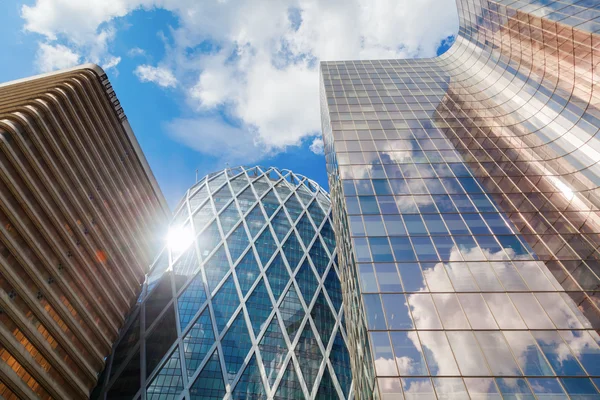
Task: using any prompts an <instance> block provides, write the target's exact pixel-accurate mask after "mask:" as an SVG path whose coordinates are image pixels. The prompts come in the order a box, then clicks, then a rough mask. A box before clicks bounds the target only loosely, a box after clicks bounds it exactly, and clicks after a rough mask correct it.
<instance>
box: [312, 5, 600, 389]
mask: <svg viewBox="0 0 600 400" xmlns="http://www.w3.org/2000/svg"><path fill="white" fill-rule="evenodd" d="M457 3H458V13H459V19H460V30H459V33H458V35H457V37H456V42H455V43H454V45H453V46H452V48H451V49H450V50H449V51H448V52H447V53H445V54H443V55H442V56H440V57H437V58H432V59H419V60H378V61H343V62H324V63H321V107H322V126H323V135H324V142H325V152H326V158H327V168H328V173H329V180H330V190H331V193H332V204H333V215H334V227H335V231H336V239H337V243H338V251H339V254H338V256H339V259H340V261H339V263H338V265H339V272H340V274H341V280H342V288H343V292H344V307H345V310H346V311H347V312H348V315H347V320H348V339H349V340H348V346H349V351H350V356H351V364H352V370H353V377H354V386H355V395H356V397H357V398H360V399H370V398H380V399H403V398H405V399H435V398H439V399H468V398H471V399H501V398H505V399H536V398H537V399H567V398H572V399H599V398H600V394H598V393H599V392H598V389H599V388H600V347H599V342H600V337H599V336H598V333H597V332H598V329H600V313H599V307H600V296H599V289H600V280H599V274H600V264H599V262H598V260H599V259H600V253H599V251H598V247H599V246H600V236H599V234H600V212H599V211H600V210H599V206H600V198H599V197H598V194H599V190H598V188H599V184H600V165H599V162H600V141H599V139H598V130H599V128H600V110H599V109H598V105H599V104H600V95H599V94H598V80H599V76H600V75H599V69H598V68H600V67H599V66H598V65H599V62H600V35H599V34H598V33H599V32H600V8H599V6H598V2H597V1H589V0H583V1H573V0H565V1H539V0H521V1H513V0H505V1H484V0H459V1H458V2H457Z"/></svg>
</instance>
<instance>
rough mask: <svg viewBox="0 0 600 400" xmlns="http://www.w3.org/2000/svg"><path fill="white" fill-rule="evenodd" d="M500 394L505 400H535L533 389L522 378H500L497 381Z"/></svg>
mask: <svg viewBox="0 0 600 400" xmlns="http://www.w3.org/2000/svg"><path fill="white" fill-rule="evenodd" d="M496 383H497V384H498V387H499V388H500V393H502V397H503V398H504V399H505V400H534V399H535V397H534V396H533V393H531V389H529V386H528V385H527V382H526V381H525V379H522V378H500V379H496Z"/></svg>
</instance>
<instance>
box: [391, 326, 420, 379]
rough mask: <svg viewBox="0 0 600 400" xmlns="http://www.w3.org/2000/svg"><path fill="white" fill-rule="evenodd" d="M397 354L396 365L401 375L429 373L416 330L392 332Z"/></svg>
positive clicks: (393, 344) (393, 345)
mask: <svg viewBox="0 0 600 400" xmlns="http://www.w3.org/2000/svg"><path fill="white" fill-rule="evenodd" d="M390 337H391V339H392V347H393V348H394V354H396V366H397V367H398V372H399V373H400V375H401V376H418V375H428V372H427V367H426V366H425V359H423V351H422V350H421V344H420V343H419V337H418V336H417V333H416V332H414V331H413V332H399V331H395V332H390Z"/></svg>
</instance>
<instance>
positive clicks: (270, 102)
mask: <svg viewBox="0 0 600 400" xmlns="http://www.w3.org/2000/svg"><path fill="white" fill-rule="evenodd" d="M457 31H458V17H457V12H456V5H455V1H454V0H324V1H317V0H202V1H198V0H27V1H14V2H13V1H10V0H0V54H2V55H3V60H2V62H0V82H7V81H10V80H13V79H19V78H24V77H27V76H32V75H35V74H39V73H42V72H48V71H53V70H57V69H61V68H67V67H71V66H74V65H78V64H81V63H85V62H93V63H96V64H98V65H100V66H102V67H103V68H104V69H105V71H106V72H107V74H108V76H109V79H110V81H111V83H112V85H113V87H114V88H115V90H116V93H117V96H118V98H119V100H120V101H121V104H122V105H123V108H124V110H125V113H126V115H127V117H128V119H129V122H130V124H131V126H132V128H133V131H134V133H135V135H136V137H137V139H138V141H139V142H140V145H141V147H142V150H143V151H144V154H145V156H146V158H147V159H148V162H149V163H150V166H151V168H152V170H153V172H154V175H155V176H156V178H157V180H158V183H159V185H160V187H161V189H162V191H163V193H164V195H165V197H166V199H167V201H168V203H169V205H170V206H171V207H174V206H175V205H176V204H177V203H178V202H179V199H180V198H181V196H183V195H184V194H185V191H186V190H187V188H188V187H189V186H191V185H192V184H193V183H194V181H195V171H196V170H198V174H199V176H200V177H202V176H203V175H205V174H208V173H210V172H213V171H216V170H220V169H223V168H226V167H227V166H230V167H234V166H237V165H263V166H275V167H278V168H282V169H283V168H286V169H290V170H292V171H294V172H296V173H298V174H302V175H305V176H307V177H309V178H311V179H313V180H315V181H316V182H317V183H319V184H320V185H321V186H323V187H324V188H327V175H326V171H325V159H324V156H323V142H322V140H321V132H320V129H321V127H320V112H319V75H318V65H319V61H321V60H324V61H331V60H353V59H385V58H415V57H433V56H436V55H438V54H441V53H442V52H443V51H445V50H446V49H447V48H449V46H450V45H451V44H452V42H453V39H454V36H455V34H456V32H457Z"/></svg>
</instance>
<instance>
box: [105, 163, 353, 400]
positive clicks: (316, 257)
mask: <svg viewBox="0 0 600 400" xmlns="http://www.w3.org/2000/svg"><path fill="white" fill-rule="evenodd" d="M171 227H172V229H179V230H183V231H184V232H190V235H193V237H194V238H195V241H193V244H192V245H191V246H189V247H188V248H187V249H186V250H181V251H177V250H174V247H173V246H171V247H169V246H167V247H166V248H165V249H163V251H162V252H161V254H160V255H159V256H158V257H157V259H156V261H155V262H154V264H153V266H152V268H151V270H150V271H151V272H150V273H149V275H148V277H147V280H146V284H145V285H144V287H143V293H142V295H141V296H140V300H139V301H138V305H137V306H136V307H135V309H134V311H133V312H132V314H131V316H130V318H129V322H128V326H127V328H126V329H125V330H124V334H123V335H122V338H121V340H120V342H119V343H117V345H116V347H115V349H114V351H113V356H112V358H111V359H110V360H109V362H108V364H107V368H106V369H105V372H104V376H103V377H102V378H101V381H100V385H99V386H98V388H97V391H96V392H97V393H96V394H95V396H96V397H99V398H104V397H106V398H111V399H112V398H139V399H143V398H145V399H156V398H161V399H164V398H172V399H175V398H189V399H199V398H202V399H221V398H234V399H242V398H243V399H246V398H255V399H259V398H260V399H263V398H264V399H288V398H293V399H299V398H310V399H312V398H323V399H333V398H340V399H346V398H352V397H353V396H352V395H351V393H352V391H351V386H352V383H351V382H352V378H351V371H350V362H349V354H348V350H347V348H346V344H345V340H346V333H345V327H344V319H343V309H342V293H341V287H340V280H339V277H338V272H337V269H338V267H337V265H336V261H337V256H336V246H335V239H334V233H333V229H332V225H331V204H330V199H329V195H328V194H327V193H326V192H325V191H324V190H323V189H321V188H320V187H319V186H318V185H317V184H316V183H315V182H313V181H311V180H309V179H307V178H305V177H303V176H300V175H297V174H294V173H292V172H291V171H287V170H278V169H275V168H261V167H253V168H246V167H238V168H232V169H226V170H224V171H220V172H217V173H213V174H210V175H208V176H207V177H205V178H204V179H202V181H200V182H199V183H197V184H196V185H194V186H193V187H192V188H191V189H189V190H188V192H187V194H186V196H185V198H184V199H183V200H182V202H181V204H180V205H179V206H178V209H177V211H176V213H175V217H174V218H173V221H172V223H171ZM175 247H180V246H175ZM140 387H141V388H143V389H140Z"/></svg>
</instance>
